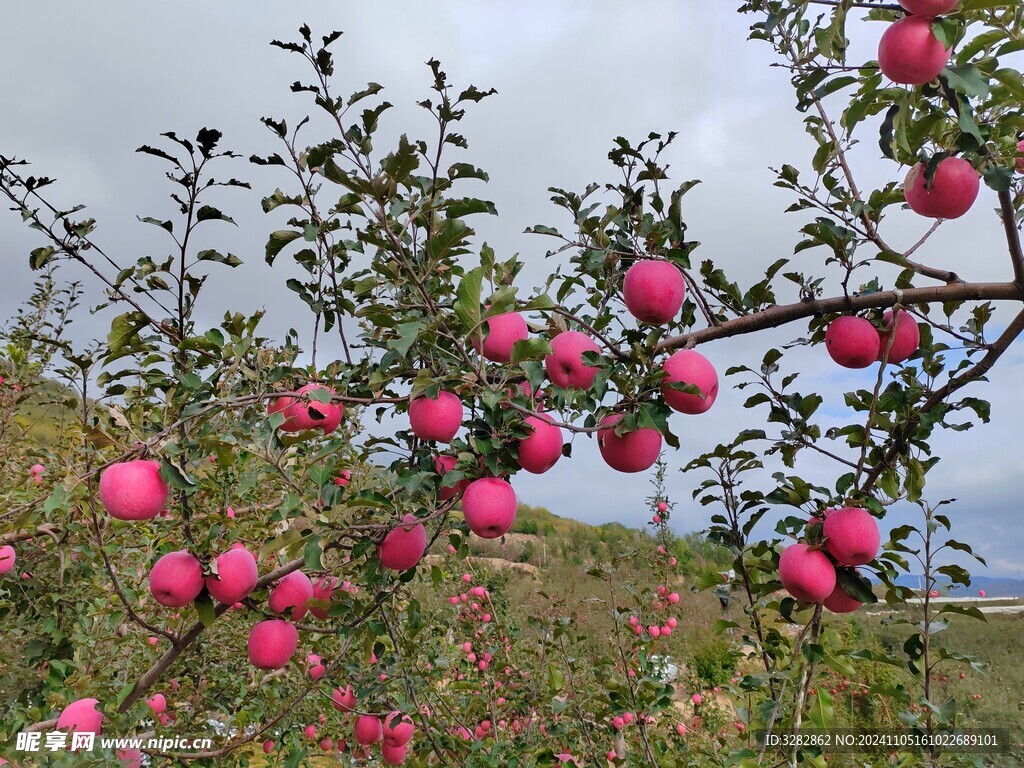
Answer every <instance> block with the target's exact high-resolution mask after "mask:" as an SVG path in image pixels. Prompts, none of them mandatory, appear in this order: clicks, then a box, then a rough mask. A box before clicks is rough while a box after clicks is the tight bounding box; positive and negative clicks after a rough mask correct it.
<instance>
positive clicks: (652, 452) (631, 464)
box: [597, 413, 661, 472]
mask: <svg viewBox="0 0 1024 768" xmlns="http://www.w3.org/2000/svg"><path fill="white" fill-rule="evenodd" d="M620 421H622V414H621V413H612V414H609V415H607V416H605V417H604V418H603V419H601V423H600V426H601V427H602V429H601V431H600V432H598V433H597V445H598V448H599V449H600V450H601V457H602V458H603V459H604V461H605V463H606V464H607V465H608V466H609V467H611V468H612V469H615V470H618V471H619V472H643V471H644V470H646V469H650V467H651V466H653V464H654V462H656V461H657V460H658V454H660V453H661V432H659V431H658V430H656V429H651V428H650V427H641V428H640V429H634V430H633V431H631V432H626V433H625V434H622V435H616V434H615V425H616V424H618V423H619V422H620Z"/></svg>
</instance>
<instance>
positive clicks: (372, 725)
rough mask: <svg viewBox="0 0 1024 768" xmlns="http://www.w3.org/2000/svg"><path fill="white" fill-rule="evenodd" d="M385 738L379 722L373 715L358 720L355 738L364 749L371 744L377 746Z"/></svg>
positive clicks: (363, 716) (362, 716)
mask: <svg viewBox="0 0 1024 768" xmlns="http://www.w3.org/2000/svg"><path fill="white" fill-rule="evenodd" d="M382 736H383V729H382V728H381V725H380V720H378V719H377V718H376V717H374V716H373V715H360V716H359V717H358V718H357V719H356V727H355V737H356V741H358V742H359V743H360V744H362V745H363V746H364V747H368V746H370V745H371V744H376V743H377V742H378V741H380V740H381V737H382Z"/></svg>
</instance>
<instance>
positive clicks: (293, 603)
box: [267, 571, 313, 621]
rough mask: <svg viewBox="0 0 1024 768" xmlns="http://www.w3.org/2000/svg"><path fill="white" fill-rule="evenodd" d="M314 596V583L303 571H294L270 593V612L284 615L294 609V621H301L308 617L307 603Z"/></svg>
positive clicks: (292, 615) (282, 579) (292, 613)
mask: <svg viewBox="0 0 1024 768" xmlns="http://www.w3.org/2000/svg"><path fill="white" fill-rule="evenodd" d="M312 596H313V582H312V581H310V580H309V576H307V575H306V574H304V573H303V572H302V571H292V572H291V573H289V574H288V575H287V576H284V577H282V578H281V580H280V581H278V582H277V585H276V586H275V587H274V588H273V589H272V590H271V592H270V600H268V601H267V602H268V604H269V605H270V610H272V611H273V612H274V613H284V612H285V611H287V610H288V609H289V608H291V609H292V612H291V617H292V620H293V621H299V620H300V619H301V618H302V617H303V616H305V615H306V611H307V610H308V607H307V606H306V601H307V600H309V598H311V597H312Z"/></svg>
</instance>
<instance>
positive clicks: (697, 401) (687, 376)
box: [661, 349, 718, 414]
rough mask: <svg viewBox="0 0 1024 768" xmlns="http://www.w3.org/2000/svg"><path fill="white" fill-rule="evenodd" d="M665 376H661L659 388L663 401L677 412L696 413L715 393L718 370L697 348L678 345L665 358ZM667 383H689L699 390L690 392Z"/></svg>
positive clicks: (711, 401)
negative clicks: (677, 348) (676, 388)
mask: <svg viewBox="0 0 1024 768" xmlns="http://www.w3.org/2000/svg"><path fill="white" fill-rule="evenodd" d="M662 367H663V368H664V369H665V373H666V376H665V378H664V379H663V380H662V384H661V392H662V394H663V395H664V396H665V402H666V403H668V406H669V407H670V408H672V409H673V410H676V411H679V412H680V413H689V414H698V413H705V412H707V411H708V410H709V409H710V408H711V406H712V405H714V404H715V399H716V398H717V397H718V373H717V372H716V371H715V367H714V366H713V365H712V364H711V363H710V362H708V359H707V358H706V357H704V355H702V354H701V353H700V352H696V351H694V350H692V349H681V350H679V351H678V352H676V353H675V354H673V355H672V356H671V357H670V358H668V360H666V361H665V362H664V364H663V366H662ZM669 384H692V385H694V386H695V387H697V389H698V390H700V394H699V395H696V394H690V393H689V392H681V391H679V390H675V389H672V388H671V387H669V386H668V385H669Z"/></svg>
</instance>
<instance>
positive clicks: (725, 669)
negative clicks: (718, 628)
mask: <svg viewBox="0 0 1024 768" xmlns="http://www.w3.org/2000/svg"><path fill="white" fill-rule="evenodd" d="M690 666H691V668H692V669H693V672H694V674H695V675H697V677H698V679H699V680H700V681H701V683H702V684H703V685H704V686H705V687H708V688H713V687H715V686H721V685H725V684H726V683H728V682H729V680H730V679H731V678H732V676H733V675H734V674H735V673H736V655H735V653H734V652H733V650H732V648H731V646H730V645H729V643H728V642H727V641H725V640H723V639H722V638H719V637H715V638H712V639H709V640H707V641H706V642H705V643H704V644H703V645H702V646H701V647H699V648H697V650H695V651H694V653H693V658H692V659H691V662H690Z"/></svg>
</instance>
